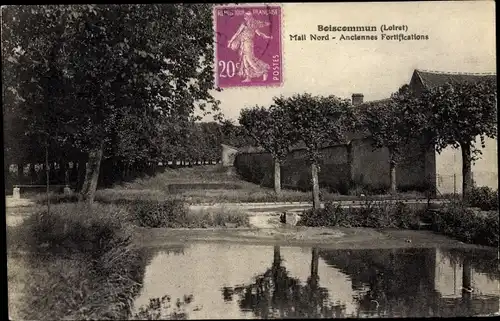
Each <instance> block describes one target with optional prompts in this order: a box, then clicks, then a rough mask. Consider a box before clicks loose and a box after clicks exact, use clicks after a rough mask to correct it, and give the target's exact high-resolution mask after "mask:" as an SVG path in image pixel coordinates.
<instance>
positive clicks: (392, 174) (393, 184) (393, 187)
mask: <svg viewBox="0 0 500 321" xmlns="http://www.w3.org/2000/svg"><path fill="white" fill-rule="evenodd" d="M389 173H390V179H391V185H390V193H391V194H396V192H397V189H396V162H392V161H391V162H389Z"/></svg>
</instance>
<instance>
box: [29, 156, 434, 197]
mask: <svg viewBox="0 0 500 321" xmlns="http://www.w3.org/2000/svg"><path fill="white" fill-rule="evenodd" d="M50 197H51V201H52V202H55V203H59V202H74V201H76V199H77V197H76V196H64V195H57V194H51V196H50ZM172 198H175V199H181V200H183V201H185V202H186V203H189V204H200V203H209V204H215V203H233V202H237V203H261V202H266V203H267V202H310V201H311V199H312V196H311V192H302V191H297V190H288V189H284V190H282V193H281V195H280V196H277V195H276V194H275V193H274V190H273V189H271V188H266V187H262V186H259V185H257V184H253V183H250V182H246V181H243V180H242V179H240V178H239V177H238V175H236V174H234V173H233V172H230V171H228V170H227V169H225V168H223V167H222V166H220V165H216V166H213V165H212V166H210V165H208V166H197V167H192V168H178V169H165V171H164V172H163V173H159V174H157V175H155V176H150V177H144V178H138V179H136V180H134V181H133V182H128V183H125V184H122V185H117V186H114V187H113V188H107V189H100V190H98V191H97V192H96V197H95V200H96V201H97V202H103V203H113V202H117V201H120V200H123V199H124V200H144V201H145V200H160V201H162V200H168V199H172ZM321 198H322V200H323V201H334V200H336V201H349V200H361V199H363V200H371V199H374V200H384V199H415V198H418V199H424V198H425V196H424V195H423V194H422V193H418V192H407V193H400V194H397V195H388V194H387V195H367V196H366V197H363V198H361V197H360V196H357V195H340V194H335V193H330V192H328V191H326V190H322V191H321ZM31 199H33V200H35V201H36V202H38V203H44V202H45V196H44V195H37V196H31Z"/></svg>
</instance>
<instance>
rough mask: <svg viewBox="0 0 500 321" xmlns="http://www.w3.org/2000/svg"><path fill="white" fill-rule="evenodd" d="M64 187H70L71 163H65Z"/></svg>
mask: <svg viewBox="0 0 500 321" xmlns="http://www.w3.org/2000/svg"><path fill="white" fill-rule="evenodd" d="M63 164H64V185H66V186H69V163H68V162H64V163H63Z"/></svg>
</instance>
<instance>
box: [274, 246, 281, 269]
mask: <svg viewBox="0 0 500 321" xmlns="http://www.w3.org/2000/svg"><path fill="white" fill-rule="evenodd" d="M280 265H281V253H280V247H279V246H276V245H275V246H274V260H273V266H274V268H277V267H278V266H280Z"/></svg>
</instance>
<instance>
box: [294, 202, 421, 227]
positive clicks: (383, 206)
mask: <svg viewBox="0 0 500 321" xmlns="http://www.w3.org/2000/svg"><path fill="white" fill-rule="evenodd" d="M362 205H363V206H361V207H347V208H343V207H341V206H340V204H338V203H334V202H327V203H326V204H325V207H324V208H321V209H317V210H313V209H311V210H308V211H305V212H304V215H303V216H302V219H301V220H300V221H299V222H298V223H297V225H303V226H327V227H334V226H335V227H371V228H405V229H407V228H409V229H413V228H417V227H418V223H419V216H420V214H421V212H422V211H423V210H422V209H417V208H415V207H412V206H410V205H407V204H404V203H403V202H398V203H392V202H372V201H368V202H365V203H364V204H362Z"/></svg>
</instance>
